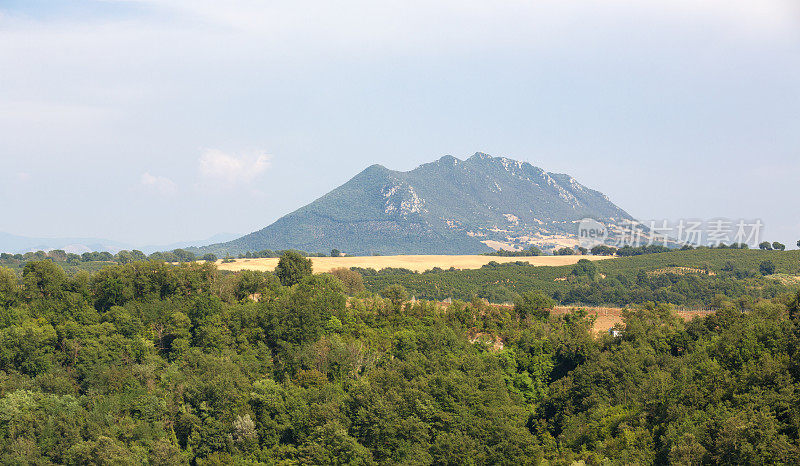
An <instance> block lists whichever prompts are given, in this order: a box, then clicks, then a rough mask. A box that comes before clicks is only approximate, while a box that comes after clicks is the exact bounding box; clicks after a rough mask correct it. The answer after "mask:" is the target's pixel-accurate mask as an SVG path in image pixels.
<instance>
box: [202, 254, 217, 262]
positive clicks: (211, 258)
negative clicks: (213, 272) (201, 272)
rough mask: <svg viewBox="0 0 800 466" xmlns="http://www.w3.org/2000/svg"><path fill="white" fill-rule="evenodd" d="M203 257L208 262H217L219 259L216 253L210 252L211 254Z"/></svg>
mask: <svg viewBox="0 0 800 466" xmlns="http://www.w3.org/2000/svg"><path fill="white" fill-rule="evenodd" d="M202 259H203V260H204V261H206V262H216V261H217V256H216V254H211V253H209V254H206V255H204V256H203V257H202Z"/></svg>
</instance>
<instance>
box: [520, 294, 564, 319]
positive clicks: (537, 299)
mask: <svg viewBox="0 0 800 466" xmlns="http://www.w3.org/2000/svg"><path fill="white" fill-rule="evenodd" d="M555 305H556V303H555V301H553V300H552V299H550V298H549V297H547V296H545V295H543V294H542V293H538V292H533V291H529V292H527V293H523V294H522V295H521V296H519V297H518V298H517V299H516V300H515V301H514V310H515V311H516V312H517V314H518V315H519V317H520V318H521V319H525V318H526V317H528V316H533V317H538V318H546V317H548V316H549V315H550V310H552V309H553V308H554V307H555Z"/></svg>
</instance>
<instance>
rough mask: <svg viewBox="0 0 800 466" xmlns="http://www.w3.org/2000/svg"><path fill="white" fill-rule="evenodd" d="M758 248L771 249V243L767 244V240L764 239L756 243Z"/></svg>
mask: <svg viewBox="0 0 800 466" xmlns="http://www.w3.org/2000/svg"><path fill="white" fill-rule="evenodd" d="M758 248H759V249H761V250H762V251H772V245H771V244H769V241H764V242H762V243H761V244H759V245H758Z"/></svg>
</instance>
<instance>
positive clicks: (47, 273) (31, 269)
mask: <svg viewBox="0 0 800 466" xmlns="http://www.w3.org/2000/svg"><path fill="white" fill-rule="evenodd" d="M66 281H67V274H65V273H64V269H62V268H61V267H59V266H58V265H57V264H55V263H54V262H53V261H49V260H43V261H32V262H28V263H27V264H25V268H24V269H23V270H22V284H23V286H24V288H25V291H26V292H27V293H28V294H29V295H30V296H33V295H36V296H47V297H50V296H54V295H57V294H59V293H61V291H62V286H63V285H64V283H65V282H66Z"/></svg>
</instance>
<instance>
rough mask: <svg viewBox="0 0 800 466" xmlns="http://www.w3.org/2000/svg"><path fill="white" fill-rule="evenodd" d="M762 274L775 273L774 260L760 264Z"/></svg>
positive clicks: (759, 268)
mask: <svg viewBox="0 0 800 466" xmlns="http://www.w3.org/2000/svg"><path fill="white" fill-rule="evenodd" d="M758 270H759V271H760V272H761V275H772V274H773V273H775V264H774V263H773V262H772V261H764V262H762V263H761V265H759V266H758Z"/></svg>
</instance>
